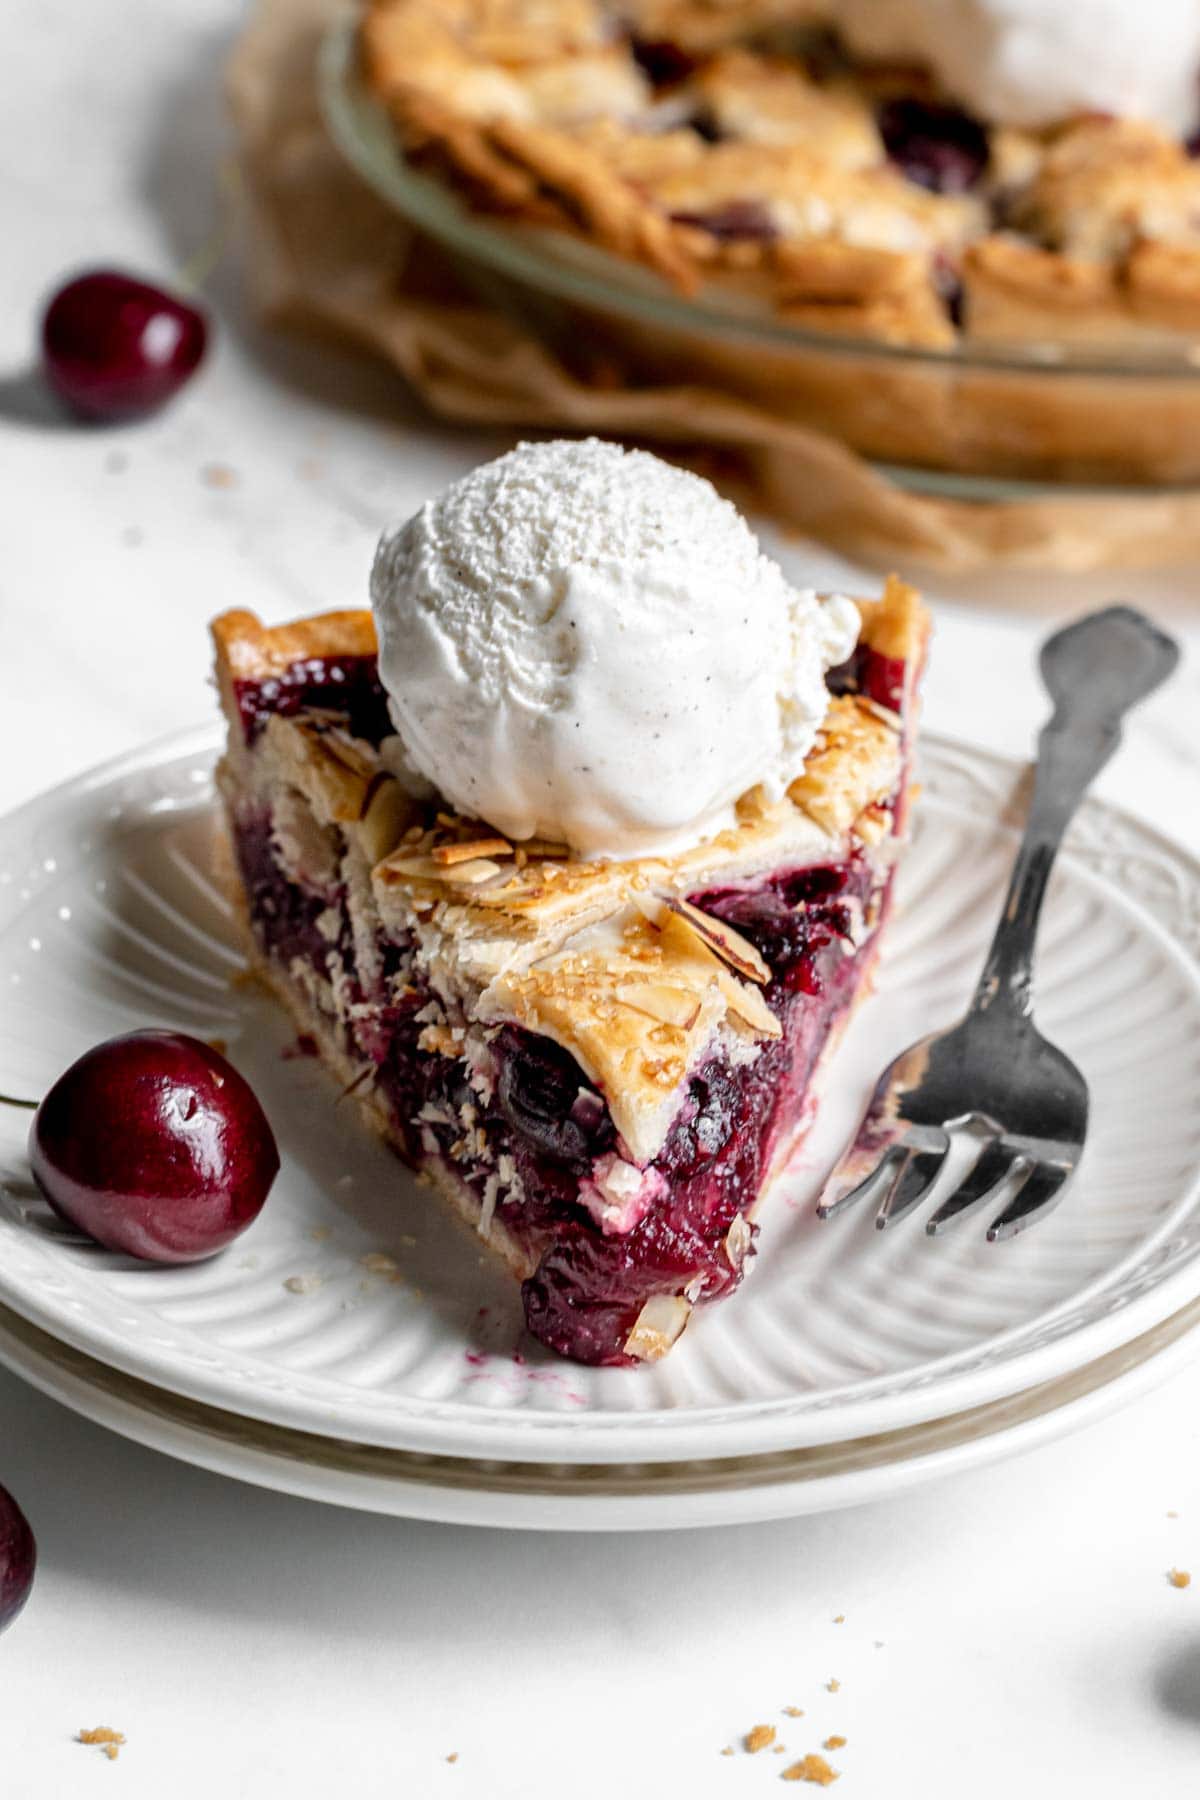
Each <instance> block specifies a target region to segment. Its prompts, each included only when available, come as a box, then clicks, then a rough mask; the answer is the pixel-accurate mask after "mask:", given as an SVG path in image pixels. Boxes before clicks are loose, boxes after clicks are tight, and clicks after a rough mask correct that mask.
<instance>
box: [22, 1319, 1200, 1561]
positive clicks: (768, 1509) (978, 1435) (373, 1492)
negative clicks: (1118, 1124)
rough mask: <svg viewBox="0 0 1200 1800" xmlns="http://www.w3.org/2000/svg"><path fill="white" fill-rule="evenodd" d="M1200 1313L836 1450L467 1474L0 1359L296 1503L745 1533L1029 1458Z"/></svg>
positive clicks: (31, 1341) (1127, 1381)
mask: <svg viewBox="0 0 1200 1800" xmlns="http://www.w3.org/2000/svg"><path fill="white" fill-rule="evenodd" d="M1198 1322H1200V1301H1193V1302H1192V1303H1191V1305H1190V1306H1187V1307H1185V1308H1184V1309H1183V1311H1182V1312H1179V1313H1175V1314H1173V1315H1172V1317H1171V1318H1169V1319H1164V1320H1162V1321H1161V1322H1160V1323H1159V1324H1158V1325H1155V1326H1153V1327H1152V1328H1151V1329H1150V1330H1149V1331H1148V1332H1145V1333H1144V1334H1143V1335H1142V1336H1141V1337H1138V1338H1135V1339H1133V1341H1132V1342H1131V1343H1129V1344H1125V1345H1122V1346H1121V1348H1120V1349H1118V1350H1110V1351H1109V1352H1108V1354H1107V1355H1106V1356H1102V1357H1100V1358H1099V1359H1098V1360H1097V1361H1096V1362H1094V1363H1088V1364H1085V1365H1084V1367H1083V1368H1081V1369H1076V1370H1073V1371H1072V1373H1071V1374H1069V1375H1064V1376H1060V1377H1059V1378H1058V1379H1057V1380H1056V1381H1049V1382H1044V1383H1041V1384H1040V1385H1038V1386H1037V1387H1034V1388H1030V1389H1028V1390H1027V1391H1026V1392H1024V1393H1021V1394H1014V1395H1012V1396H1011V1397H1010V1398H1008V1399H1006V1400H993V1401H991V1402H989V1403H988V1404H987V1405H985V1406H979V1407H972V1408H970V1409H969V1410H968V1411H967V1412H965V1413H955V1414H953V1415H952V1417H950V1418H947V1419H932V1420H930V1421H929V1422H928V1423H926V1424H923V1425H910V1426H908V1427H907V1428H905V1429H904V1430H901V1431H888V1432H882V1433H880V1434H879V1435H877V1436H875V1437H867V1438H855V1439H853V1440H852V1441H851V1442H849V1443H846V1444H816V1445H813V1446H811V1447H810V1448H808V1449H801V1450H782V1451H775V1452H773V1453H771V1454H768V1455H763V1456H733V1457H727V1458H723V1459H717V1460H707V1461H686V1460H685V1461H674V1462H660V1463H621V1464H619V1465H617V1466H615V1467H614V1465H612V1464H611V1463H582V1464H581V1463H560V1464H557V1465H553V1466H550V1465H546V1464H544V1463H527V1462H501V1461H488V1462H479V1461H474V1460H471V1459H465V1458H461V1457H451V1456H430V1455H423V1454H420V1453H417V1452H413V1451H411V1450H385V1449H380V1448H378V1447H374V1446H371V1445H362V1444H353V1443H346V1442H344V1441H342V1440H340V1439H337V1438H329V1437H321V1436H317V1435H314V1434H312V1433H308V1432H299V1431H289V1430H287V1429H286V1428H284V1427H283V1426H279V1425H266V1424H262V1423H260V1422H259V1421H258V1420H255V1419H247V1418H245V1417H242V1416H240V1415H238V1414H235V1413H228V1412H222V1411H219V1410H218V1409H217V1408H216V1407H208V1406H202V1405H201V1404H200V1403H199V1402H198V1401H195V1400H185V1399H181V1398H180V1397H179V1396H178V1395H176V1394H168V1393H166V1392H165V1391H164V1389H162V1388H156V1387H150V1386H148V1385H147V1384H146V1383H145V1382H140V1381H135V1380H134V1379H133V1377H132V1376H129V1375H124V1374H122V1373H121V1372H120V1370H117V1369H113V1368H111V1367H109V1366H108V1365H107V1364H105V1363H98V1362H96V1361H94V1360H93V1358H91V1357H88V1356H84V1355H82V1354H81V1352H80V1351H78V1350H73V1349H72V1348H71V1347H70V1345H67V1344H63V1343H61V1342H60V1341H59V1340H58V1339H56V1338H52V1337H49V1336H48V1335H47V1334H46V1333H45V1332H41V1331H38V1330H37V1328H36V1326H33V1325H30V1324H29V1323H28V1322H27V1321H26V1320H24V1319H19V1318H18V1317H17V1316H16V1314H15V1313H10V1312H8V1311H7V1309H6V1308H4V1307H0V1363H3V1364H4V1365H5V1366H6V1367H8V1368H10V1369H12V1370H13V1371H14V1372H15V1373H16V1374H18V1375H21V1376H23V1377H24V1379H25V1380H27V1381H29V1382H30V1383H32V1385H33V1386H34V1387H36V1388H39V1389H40V1390H41V1391H42V1392H43V1393H45V1394H49V1395H50V1396H51V1397H52V1398H53V1399H55V1400H59V1401H61V1402H62V1403H63V1405H65V1406H69V1407H70V1408H71V1409H72V1411H73V1412H77V1413H81V1414H82V1415H83V1417H84V1418H87V1419H91V1420H92V1421H93V1422H94V1423H95V1424H97V1425H103V1426H106V1427H107V1428H108V1429H109V1430H111V1431H115V1432H117V1433H119V1434H120V1436H122V1437H127V1438H131V1439H132V1440H133V1441H134V1442H135V1443H139V1444H144V1445H146V1446H147V1447H148V1448H150V1449H153V1450H161V1451H163V1452H164V1453H165V1454H166V1455H168V1456H174V1457H176V1458H178V1459H179V1460H180V1461H181V1462H188V1463H194V1464H196V1465H197V1466H198V1467H200V1468H203V1469H210V1470H212V1472H213V1473H214V1474H218V1475H228V1476H231V1477H232V1478H233V1479H234V1480H237V1481H248V1482H250V1483H252V1484H253V1485H254V1486H256V1487H265V1488H273V1489H276V1490H277V1491H279V1492H281V1493H286V1494H299V1495H301V1496H302V1497H303V1498H304V1499H306V1500H319V1501H324V1502H326V1503H327V1504H330V1505H337V1506H350V1507H356V1508H358V1509H359V1510H360V1511H363V1512H378V1513H390V1514H393V1515H394V1516H396V1517H398V1518H406V1519H438V1520H441V1521H443V1522H445V1523H448V1524H455V1525H491V1526H499V1527H503V1528H505V1529H507V1530H532V1531H548V1530H553V1531H641V1530H656V1531H657V1530H668V1529H678V1528H680V1527H684V1526H701V1525H747V1524H753V1523H760V1522H762V1521H763V1520H766V1519H783V1518H795V1517H797V1516H799V1515H801V1514H804V1513H816V1512H832V1511H835V1510H836V1509H838V1508H841V1507H846V1506H858V1505H861V1504H863V1503H864V1502H867V1501H871V1500H882V1499H885V1498H892V1497H894V1496H895V1495H897V1494H902V1493H906V1492H908V1491H910V1490H911V1489H912V1488H915V1487H920V1486H922V1485H923V1484H924V1483H925V1482H928V1481H933V1480H936V1479H938V1478H940V1477H942V1476H945V1475H953V1474H959V1473H961V1472H963V1471H965V1470H967V1469H978V1468H982V1467H984V1466H985V1465H987V1464H989V1463H993V1462H998V1461H999V1460H1000V1459H1001V1458H1003V1457H1006V1456H1013V1455H1016V1454H1018V1453H1020V1452H1024V1451H1028V1450H1034V1449H1036V1448H1037V1447H1038V1446H1039V1445H1041V1444H1044V1443H1048V1442H1050V1441H1052V1440H1054V1439H1057V1438H1060V1437H1062V1436H1064V1435H1065V1434H1066V1433H1068V1432H1071V1431H1077V1430H1079V1429H1080V1428H1081V1427H1083V1426H1085V1425H1091V1424H1093V1423H1095V1422H1096V1420H1098V1419H1101V1418H1103V1417H1105V1416H1106V1415H1107V1414H1108V1413H1111V1412H1113V1411H1115V1410H1116V1409H1117V1408H1118V1407H1120V1406H1126V1405H1128V1404H1129V1402H1130V1401H1132V1400H1135V1399H1137V1397H1138V1396H1139V1395H1140V1394H1144V1393H1146V1392H1147V1391H1148V1390H1150V1389H1151V1388H1154V1387H1157V1386H1158V1385H1160V1383H1162V1382H1163V1381H1166V1380H1167V1379H1168V1378H1169V1377H1170V1376H1172V1375H1173V1374H1175V1373H1176V1372H1177V1371H1178V1370H1179V1369H1180V1368H1181V1367H1183V1366H1185V1365H1186V1364H1187V1363H1188V1362H1190V1361H1191V1359H1192V1358H1193V1357H1194V1355H1195V1344H1194V1336H1195V1327H1196V1324H1197V1323H1198Z"/></svg>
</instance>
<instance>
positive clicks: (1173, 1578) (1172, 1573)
mask: <svg viewBox="0 0 1200 1800" xmlns="http://www.w3.org/2000/svg"><path fill="white" fill-rule="evenodd" d="M1167 1580H1168V1581H1169V1582H1170V1584H1171V1586H1172V1587H1176V1588H1185V1587H1191V1585H1192V1577H1191V1575H1190V1573H1189V1571H1188V1570H1187V1569H1168V1570H1167Z"/></svg>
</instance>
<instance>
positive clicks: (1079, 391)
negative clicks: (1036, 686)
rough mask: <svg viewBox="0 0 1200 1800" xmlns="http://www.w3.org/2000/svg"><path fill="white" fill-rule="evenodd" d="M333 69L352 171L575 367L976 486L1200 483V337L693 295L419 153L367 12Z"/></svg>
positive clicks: (337, 132)
mask: <svg viewBox="0 0 1200 1800" xmlns="http://www.w3.org/2000/svg"><path fill="white" fill-rule="evenodd" d="M319 86H320V99H321V105H322V110H323V113H324V117H325V121H326V124H327V126H328V129H329V131H330V133H331V135H332V137H333V139H334V140H335V142H336V143H337V145H338V147H339V148H340V150H341V152H342V153H343V154H344V155H345V157H346V158H347V159H348V161H349V162H350V164H351V165H352V166H353V167H354V169H355V170H356V171H357V172H358V173H359V174H360V175H361V176H362V177H363V179H364V180H365V181H366V182H367V183H368V184H369V185H370V186H371V187H372V188H373V189H374V191H375V192H376V193H377V194H378V195H379V196H380V197H381V198H382V199H383V200H384V201H386V202H387V204H388V205H389V206H391V207H392V208H394V209H395V210H396V211H397V212H399V213H400V214H401V215H403V217H405V218H406V219H407V220H408V221H409V222H410V223H411V224H412V225H413V226H415V227H416V228H417V229H418V230H419V231H420V232H422V233H423V234H424V235H425V236H426V237H427V238H429V239H431V240H433V241H434V242H436V243H437V244H438V245H439V246H440V247H441V248H442V249H443V250H445V251H446V252H448V253H449V255H450V256H451V258H452V259H453V262H454V265H455V268H456V271H457V273H458V275H459V276H460V278H461V279H462V281H463V282H464V284H465V285H466V286H467V287H468V288H469V289H470V290H471V291H472V292H474V293H476V294H477V295H478V296H479V298H480V299H481V300H482V301H483V302H484V303H485V304H486V305H488V306H489V307H492V308H494V309H498V310H503V311H506V312H508V313H509V314H516V315H517V316H519V318H520V320H521V322H522V324H523V326H524V327H525V328H526V329H527V330H529V331H531V332H533V333H536V334H537V336H538V337H540V338H541V340H542V341H543V342H545V343H546V344H547V345H548V347H549V348H550V349H551V350H552V351H553V352H554V353H555V354H556V355H558V356H559V357H561V358H562V359H563V360H564V361H565V362H566V363H567V365H568V366H570V367H576V368H577V367H579V365H580V356H581V347H585V349H586V358H587V366H588V367H589V368H591V369H593V370H594V369H596V368H597V367H599V368H601V369H603V368H605V367H607V368H609V369H610V370H611V369H613V368H615V369H617V370H619V371H620V379H621V380H622V381H623V382H625V383H629V384H638V385H644V384H647V383H651V384H655V385H675V386H680V385H693V386H697V387H702V388H703V389H704V390H706V392H707V393H708V394H710V395H717V396H720V395H726V396H729V397H730V398H731V399H733V400H735V401H740V402H742V403H744V404H746V405H748V406H749V407H751V408H753V409H754V410H755V411H756V412H757V413H758V414H759V415H760V417H761V418H762V420H763V424H764V429H767V430H769V425H770V421H771V420H772V419H774V420H778V421H780V422H781V423H786V424H788V425H801V426H807V427H811V428H814V429H816V430H819V431H821V432H823V433H826V434H828V435H830V436H832V437H834V438H836V439H838V440H840V441H841V442H842V443H844V444H845V445H847V446H849V447H850V448H851V449H852V450H854V451H856V452H858V453H859V454H860V455H862V456H864V457H866V458H868V459H870V460H871V461H872V462H874V463H875V464H877V465H883V466H884V467H885V468H886V470H887V472H888V473H889V474H890V475H891V476H892V477H893V478H894V479H896V480H898V481H899V482H901V483H902V484H903V485H906V486H908V487H912V488H916V489H919V490H924V491H929V492H936V493H944V494H951V495H955V496H958V497H961V498H968V499H970V498H978V499H1013V498H1020V497H1023V496H1024V495H1025V494H1027V493H1030V494H1036V493H1037V492H1038V491H1040V490H1042V489H1044V488H1047V487H1049V488H1050V489H1051V490H1052V491H1061V490H1062V488H1063V487H1064V486H1070V487H1073V488H1076V489H1081V488H1082V489H1085V490H1086V489H1089V488H1090V489H1097V488H1099V489H1114V490H1120V489H1125V490H1132V491H1138V490H1140V491H1142V492H1146V491H1147V490H1150V491H1153V490H1156V489H1157V490H1162V489H1181V488H1187V487H1189V486H1191V485H1193V484H1195V483H1197V482H1200V342H1198V343H1197V344H1196V345H1194V346H1192V345H1190V344H1188V343H1187V342H1186V341H1183V340H1180V341H1177V342H1174V343H1169V344H1155V345H1151V346H1144V345H1139V346H1138V347H1137V348H1136V349H1134V348H1127V347H1124V346H1122V347H1118V348H1110V347H1109V346H1108V345H1106V344H1101V343H1097V342H1093V343H1087V342H1080V341H1076V342H1073V343H1069V344H1068V343H1065V342H1055V341H1049V340H1046V341H1041V340H1039V341H1036V342H1022V343H1020V344H1013V345H1006V344H1003V343H996V342H989V343H987V344H971V345H968V346H967V347H960V346H954V347H950V348H928V347H924V346H921V347H916V346H910V345H900V344H888V343H882V342H878V341H870V340H866V339H864V338H862V337H850V336H844V335H837V334H836V333H833V332H828V331H824V330H820V331H818V330H814V329H811V328H802V327H799V326H796V325H794V324H791V323H788V322H787V321H785V320H783V319H780V318H778V317H775V316H772V315H771V314H769V313H767V312H766V311H765V310H764V309H763V308H762V306H761V305H756V304H755V303H753V302H751V301H749V300H745V301H742V300H739V298H738V297H737V296H733V295H731V294H730V293H729V292H728V291H724V292H715V291H712V290H709V291H705V290H703V289H702V290H701V291H700V292H699V293H698V294H696V295H694V296H684V295H681V294H679V293H677V292H675V291H674V290H673V289H672V288H671V287H670V286H668V284H667V283H666V282H665V281H664V280H663V279H662V278H661V277H660V276H658V275H657V274H656V273H654V272H653V271H652V270H649V269H646V268H642V267H639V266H637V265H634V264H632V263H627V262H625V261H623V260H622V259H621V258H619V257H617V256H616V255H614V254H612V253H610V252H608V251H606V250H604V249H602V248H600V247H599V246H598V245H596V244H592V243H589V242H587V241H585V240H583V239H582V238H578V237H574V236H571V235H569V234H568V233H567V232H565V231H556V230H552V229H548V228H546V227H543V226H535V225H532V224H527V223H521V222H518V221H515V220H512V221H510V220H508V219H505V218H502V217H498V216H497V215H495V214H491V215H488V214H483V213H480V212H476V211H474V210H472V208H471V207H470V206H469V205H468V204H467V203H466V202H465V201H464V200H463V199H462V197H461V196H460V195H459V194H457V193H456V192H454V191H452V190H451V189H450V187H449V186H448V185H446V184H445V183H444V182H442V181H440V180H438V179H437V178H435V177H433V176H431V175H429V174H427V173H425V172H423V171H420V170H418V169H416V168H415V167H413V166H412V164H411V163H410V162H409V161H408V159H407V158H406V157H405V154H404V151H403V148H402V146H401V144H400V142H399V140H398V138H397V135H396V132H395V130H394V127H393V125H392V122H391V120H390V118H389V116H388V114H387V112H386V110H385V109H384V107H383V106H382V105H381V104H380V103H379V101H378V100H377V99H376V98H375V97H374V96H373V95H372V94H371V93H370V92H369V91H368V89H367V88H366V86H365V84H364V82H363V81H362V80H361V78H360V74H359V70H358V61H357V49H356V39H355V28H354V25H353V23H352V22H351V23H349V24H345V25H342V26H340V27H339V28H338V29H336V30H335V31H334V32H332V33H331V34H330V35H329V37H328V38H327V39H326V41H325V43H324V46H323V49H322V54H321V63H320V71H319Z"/></svg>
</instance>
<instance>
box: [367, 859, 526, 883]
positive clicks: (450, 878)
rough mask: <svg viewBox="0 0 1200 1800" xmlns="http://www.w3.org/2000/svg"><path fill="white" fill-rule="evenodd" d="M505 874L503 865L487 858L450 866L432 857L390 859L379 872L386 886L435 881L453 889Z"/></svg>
mask: <svg viewBox="0 0 1200 1800" xmlns="http://www.w3.org/2000/svg"><path fill="white" fill-rule="evenodd" d="M503 872H504V871H503V870H502V869H501V867H500V864H499V863H496V862H492V861H490V860H489V858H487V857H486V856H480V857H473V858H472V859H471V860H470V861H469V862H461V863H452V864H451V865H449V866H447V865H446V864H445V863H439V862H435V861H434V859H433V857H432V856H388V857H385V858H384V860H383V862H381V863H380V865H379V867H378V868H377V869H376V871H375V873H376V874H377V875H378V876H379V877H380V878H381V879H382V880H383V881H384V882H385V883H387V882H399V881H433V882H438V883H445V884H447V885H449V886H450V887H477V886H479V885H480V884H481V883H482V882H485V881H491V879H492V877H493V876H495V875H501V874H503Z"/></svg>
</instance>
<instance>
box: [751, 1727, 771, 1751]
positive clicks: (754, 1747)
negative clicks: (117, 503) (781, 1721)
mask: <svg viewBox="0 0 1200 1800" xmlns="http://www.w3.org/2000/svg"><path fill="white" fill-rule="evenodd" d="M774 1742H775V1727H774V1726H773V1725H755V1726H752V1728H751V1729H750V1730H749V1731H748V1732H747V1733H746V1748H747V1750H748V1751H749V1752H750V1754H751V1756H757V1755H758V1752H759V1751H760V1750H765V1749H766V1747H767V1745H768V1744H773V1743H774Z"/></svg>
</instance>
